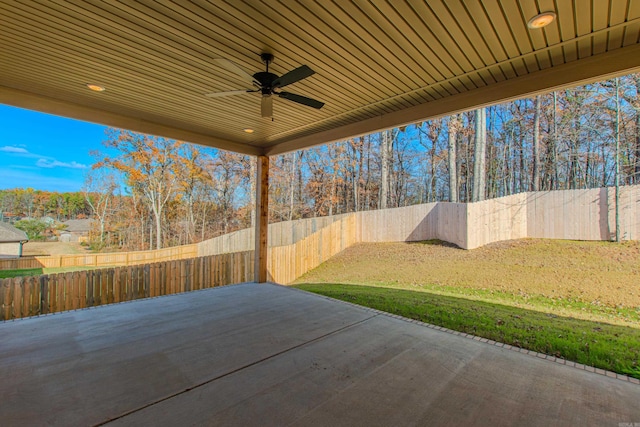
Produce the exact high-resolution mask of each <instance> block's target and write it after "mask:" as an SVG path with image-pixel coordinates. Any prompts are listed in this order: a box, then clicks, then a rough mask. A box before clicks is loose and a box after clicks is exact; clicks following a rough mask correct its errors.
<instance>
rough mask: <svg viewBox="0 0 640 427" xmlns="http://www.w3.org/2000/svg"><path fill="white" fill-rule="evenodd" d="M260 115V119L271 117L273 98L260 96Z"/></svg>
mask: <svg viewBox="0 0 640 427" xmlns="http://www.w3.org/2000/svg"><path fill="white" fill-rule="evenodd" d="M260 113H261V115H262V117H268V118H271V117H272V116H273V96H271V95H262V102H261V103H260Z"/></svg>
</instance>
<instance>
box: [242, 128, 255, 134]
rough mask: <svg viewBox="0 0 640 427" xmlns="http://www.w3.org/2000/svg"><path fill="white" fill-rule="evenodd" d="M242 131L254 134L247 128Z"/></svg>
mask: <svg viewBox="0 0 640 427" xmlns="http://www.w3.org/2000/svg"><path fill="white" fill-rule="evenodd" d="M242 130H243V131H244V132H246V133H253V132H255V131H254V130H253V129H249V128H246V129H242Z"/></svg>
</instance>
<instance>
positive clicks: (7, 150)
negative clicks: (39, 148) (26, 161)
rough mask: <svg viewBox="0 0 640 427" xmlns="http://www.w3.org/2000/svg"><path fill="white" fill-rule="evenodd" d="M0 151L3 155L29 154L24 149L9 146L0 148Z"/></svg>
mask: <svg viewBox="0 0 640 427" xmlns="http://www.w3.org/2000/svg"><path fill="white" fill-rule="evenodd" d="M0 151H2V152H5V153H16V154H29V152H28V151H27V150H25V149H24V148H20V147H12V146H10V145H5V146H4V147H0Z"/></svg>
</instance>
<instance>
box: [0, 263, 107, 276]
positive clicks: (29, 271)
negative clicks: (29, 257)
mask: <svg viewBox="0 0 640 427" xmlns="http://www.w3.org/2000/svg"><path fill="white" fill-rule="evenodd" d="M100 268H111V267H108V266H100V267H51V268H23V269H17V270H0V279H6V278H9V277H22V276H40V275H42V274H56V273H69V272H71V271H86V270H97V269H100Z"/></svg>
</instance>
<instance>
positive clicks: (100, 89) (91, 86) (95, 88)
mask: <svg viewBox="0 0 640 427" xmlns="http://www.w3.org/2000/svg"><path fill="white" fill-rule="evenodd" d="M87 87H88V88H89V89H91V90H93V91H95V92H104V87H103V86H100V85H94V84H93V83H87Z"/></svg>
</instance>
